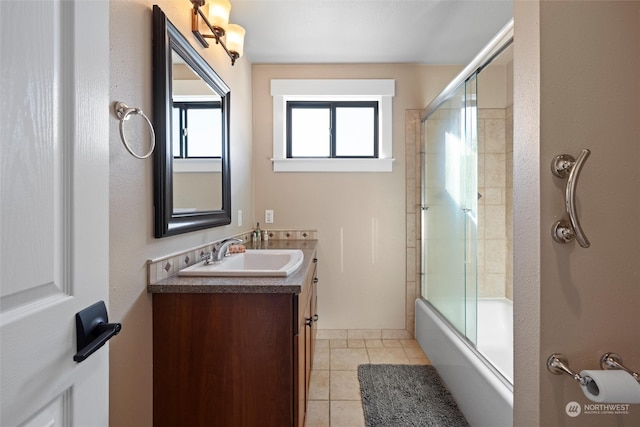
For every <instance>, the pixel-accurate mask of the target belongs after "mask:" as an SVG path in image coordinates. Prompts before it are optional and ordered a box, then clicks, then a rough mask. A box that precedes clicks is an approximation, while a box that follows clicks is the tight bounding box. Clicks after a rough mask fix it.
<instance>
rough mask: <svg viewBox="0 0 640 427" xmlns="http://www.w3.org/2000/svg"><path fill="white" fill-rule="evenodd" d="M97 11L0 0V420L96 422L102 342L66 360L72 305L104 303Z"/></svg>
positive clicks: (104, 21)
mask: <svg viewBox="0 0 640 427" xmlns="http://www.w3.org/2000/svg"><path fill="white" fill-rule="evenodd" d="M108 14H109V6H108V2H107V1H94V0H92V1H86V0H75V1H69V0H40V1H13V0H10V1H7V0H1V1H0V65H1V72H0V79H2V83H1V84H0V104H1V105H2V107H1V110H0V111H1V115H0V198H1V199H0V363H1V364H0V374H1V377H0V384H1V393H2V394H1V396H0V401H1V408H0V410H1V412H0V425H2V426H3V427H12V426H22V425H26V426H53V425H55V426H58V425H59V426H71V425H73V426H76V427H88V426H107V425H108V416H109V411H108V398H109V396H108V382H109V378H108V366H109V363H108V362H109V359H108V346H105V347H103V348H101V349H100V350H98V351H97V352H96V353H94V354H93V355H92V356H90V357H89V358H88V359H86V360H85V361H83V362H82V363H76V362H74V361H73V356H74V354H75V353H76V336H75V318H74V317H75V313H76V312H78V311H80V310H82V309H83V308H85V307H87V306H89V305H91V304H93V303H95V302H97V301H99V300H103V301H105V303H107V305H108V302H109V301H108V297H109V295H108V274H109V265H108V264H109V262H108V255H109V248H108V226H109V222H108V213H109V151H108V149H109V146H108V134H109V131H108V120H109V105H108V104H109V99H108V92H109V72H108V69H109V18H108ZM109 320H110V321H112V320H114V319H109ZM115 320H117V319H115ZM114 339H117V337H116V338H114Z"/></svg>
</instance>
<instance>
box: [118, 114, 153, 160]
mask: <svg viewBox="0 0 640 427" xmlns="http://www.w3.org/2000/svg"><path fill="white" fill-rule="evenodd" d="M113 109H114V111H115V113H116V116H118V118H119V119H120V138H121V139H122V143H123V144H124V146H125V148H126V149H127V151H128V152H129V153H131V155H132V156H133V157H135V158H137V159H146V158H147V157H149V156H150V155H151V153H153V150H154V149H155V148H156V133H155V131H154V130H153V125H152V124H151V120H149V118H148V117H147V116H146V115H145V114H144V113H143V112H142V110H141V109H139V108H130V107H129V106H127V104H125V103H124V102H116V103H115V104H114V105H113ZM132 114H137V115H140V116H142V118H143V119H145V120H146V122H147V124H148V125H149V131H150V133H151V147H150V148H149V152H148V153H147V154H143V155H139V154H136V153H134V152H133V150H132V149H131V146H130V145H129V143H128V142H127V138H126V137H125V136H124V122H125V120H129V116H130V115H132Z"/></svg>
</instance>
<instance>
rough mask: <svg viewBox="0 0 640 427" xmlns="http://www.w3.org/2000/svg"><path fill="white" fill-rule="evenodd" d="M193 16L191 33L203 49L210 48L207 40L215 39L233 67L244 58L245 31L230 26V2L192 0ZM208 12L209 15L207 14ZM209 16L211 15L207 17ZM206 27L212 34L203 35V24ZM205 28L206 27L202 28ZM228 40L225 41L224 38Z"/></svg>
mask: <svg viewBox="0 0 640 427" xmlns="http://www.w3.org/2000/svg"><path fill="white" fill-rule="evenodd" d="M191 3H192V4H193V14H192V16H191V31H192V32H193V34H194V35H195V36H196V38H197V39H198V41H199V42H200V43H201V44H202V46H203V47H209V42H207V40H206V39H215V40H216V44H219V45H220V46H222V48H223V49H224V51H225V52H227V55H229V58H231V65H234V64H235V63H236V59H238V58H240V57H241V56H242V51H243V45H244V34H245V30H244V28H242V27H241V26H240V25H236V24H229V12H230V11H231V3H229V1H228V0H209V1H208V2H207V0H191ZM207 12H208V13H207ZM207 15H209V16H208V17H207ZM201 21H202V23H203V24H205V25H206V27H207V28H206V29H205V31H206V30H207V29H208V30H209V31H211V34H208V33H201V32H200V27H201V23H200V22H201ZM202 27H203V28H204V25H203V26H202ZM223 37H224V38H225V39H226V43H225V41H223V40H222V38H223Z"/></svg>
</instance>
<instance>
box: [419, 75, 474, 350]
mask: <svg viewBox="0 0 640 427" xmlns="http://www.w3.org/2000/svg"><path fill="white" fill-rule="evenodd" d="M476 112H477V108H476V105H475V76H474V77H472V78H470V79H469V80H467V81H466V82H465V84H464V85H463V86H461V87H460V88H459V89H458V90H457V91H456V93H455V94H454V95H453V96H452V97H451V98H449V99H448V100H447V101H446V102H445V103H443V104H442V105H441V106H440V107H439V108H438V109H437V110H435V111H434V112H433V113H432V114H431V115H429V117H428V118H427V120H425V121H424V122H423V138H424V141H423V143H424V153H425V155H424V159H423V163H424V164H423V174H422V176H423V183H422V191H423V195H422V196H423V201H422V205H423V210H422V212H423V218H422V224H423V239H424V246H423V248H424V250H423V273H424V275H423V282H422V296H423V297H424V298H425V299H427V300H428V301H429V302H430V303H431V304H432V305H434V306H435V308H436V309H437V310H438V311H439V312H440V313H441V314H442V315H444V316H445V317H446V318H447V319H448V320H449V322H450V323H451V324H452V325H453V326H454V327H455V328H456V329H457V330H458V331H459V332H460V333H462V334H463V335H465V336H466V337H467V338H468V339H469V340H471V341H472V342H474V343H475V342H476V334H477V333H476V320H477V315H476V312H477V271H476V270H477V218H478V215H477V212H478V191H477V188H478V186H477V153H478V150H477V124H476V123H477V117H476Z"/></svg>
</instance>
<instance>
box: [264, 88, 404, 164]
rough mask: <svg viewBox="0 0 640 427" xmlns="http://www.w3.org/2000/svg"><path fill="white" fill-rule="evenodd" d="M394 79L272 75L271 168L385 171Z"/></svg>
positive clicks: (389, 155) (389, 159)
mask: <svg viewBox="0 0 640 427" xmlns="http://www.w3.org/2000/svg"><path fill="white" fill-rule="evenodd" d="M394 94H395V81H394V80H391V79H385V80H379V79H368V80H271V95H272V96H273V120H274V125H273V158H272V161H273V170H274V171H275V172H390V171H391V170H392V164H393V155H392V128H391V122H392V98H393V96H394Z"/></svg>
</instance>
